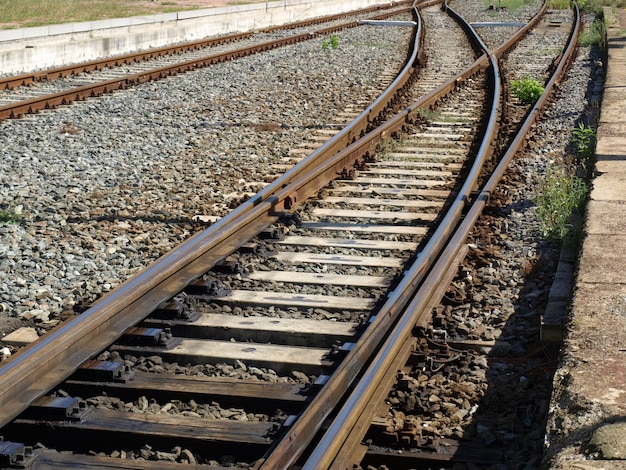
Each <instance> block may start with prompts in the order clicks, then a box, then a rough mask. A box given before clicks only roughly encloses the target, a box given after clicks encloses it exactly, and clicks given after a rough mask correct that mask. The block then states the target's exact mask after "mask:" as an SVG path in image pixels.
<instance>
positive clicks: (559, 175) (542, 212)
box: [535, 168, 588, 242]
mask: <svg viewBox="0 0 626 470" xmlns="http://www.w3.org/2000/svg"><path fill="white" fill-rule="evenodd" d="M587 192H588V191H587V183H585V181H584V180H583V179H582V178H579V177H577V176H572V175H568V174H567V173H566V172H565V171H558V170H555V169H553V168H549V169H548V172H547V173H546V175H545V178H544V179H543V181H542V182H541V184H540V186H539V190H538V195H537V199H536V200H535V203H536V204H537V218H538V219H539V224H540V230H541V234H542V235H543V236H544V237H545V238H548V239H551V240H554V241H557V242H562V241H563V240H564V239H565V237H566V236H568V235H570V234H571V233H572V232H573V231H574V229H575V228H576V227H575V226H574V224H573V223H572V222H571V220H572V215H573V214H579V213H581V212H582V209H583V206H584V203H585V201H586V199H587Z"/></svg>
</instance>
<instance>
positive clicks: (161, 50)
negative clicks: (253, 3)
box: [0, 0, 411, 90]
mask: <svg viewBox="0 0 626 470" xmlns="http://www.w3.org/2000/svg"><path fill="white" fill-rule="evenodd" d="M410 3H411V2H410V0H403V1H400V2H393V3H392V4H390V5H389V6H387V5H385V6H384V7H383V6H381V5H375V6H372V7H369V8H364V9H363V10H358V11H357V12H346V13H340V14H337V15H328V16H323V17H319V18H311V19H307V20H302V21H296V22H294V23H288V24H285V25H280V26H269V27H267V28H262V29H260V30H258V31H247V32H243V33H233V34H226V35H223V36H218V37H214V38H208V39H201V40H199V41H192V42H186V43H184V44H178V45H174V46H164V47H158V48H154V49H149V50H146V51H140V52H132V53H129V54H122V55H116V56H113V57H106V58H103V59H96V60H90V61H87V62H80V63H76V64H70V65H64V66H61V67H55V68H50V69H46V70H39V71H34V72H28V73H23V74H19V75H12V76H8V77H0V90H7V89H12V88H16V87H20V86H28V85H31V84H33V83H36V82H43V81H46V80H54V79H57V78H63V77H68V76H70V75H76V74H79V73H84V72H92V71H94V70H102V69H104V68H107V67H119V66H121V65H126V64H133V63H137V62H141V61H144V60H150V59H155V58H157V57H163V56H167V55H174V54H179V53H181V52H189V51H195V50H199V49H205V48H208V47H214V46H218V45H221V44H227V43H230V42H234V41H241V40H243V39H247V38H250V37H252V36H254V35H255V34H257V33H270V32H273V31H278V30H284V29H296V28H301V27H305V26H311V25H315V24H320V23H325V22H328V21H333V20H336V19H339V18H343V17H345V16H349V15H351V14H354V13H372V12H375V11H380V10H383V9H388V8H393V7H396V6H401V5H404V4H406V5H410ZM396 13H397V12H394V13H392V14H396ZM383 16H385V14H383Z"/></svg>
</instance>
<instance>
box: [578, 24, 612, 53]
mask: <svg viewBox="0 0 626 470" xmlns="http://www.w3.org/2000/svg"><path fill="white" fill-rule="evenodd" d="M578 42H579V43H580V45H581V46H598V47H600V48H602V49H604V48H605V47H606V20H604V19H603V18H597V19H595V20H594V22H593V23H591V26H590V27H589V29H588V30H587V31H585V32H584V33H582V34H581V35H580V37H579V39H578Z"/></svg>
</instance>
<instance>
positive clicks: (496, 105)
mask: <svg viewBox="0 0 626 470" xmlns="http://www.w3.org/2000/svg"><path fill="white" fill-rule="evenodd" d="M448 12H449V13H450V14H452V16H455V15H454V14H453V13H454V12H453V11H452V10H448ZM455 19H456V20H457V21H459V22H460V23H461V24H463V23H465V22H464V21H463V20H462V18H460V17H459V16H458V15H456V18H455ZM465 24H466V23H465ZM464 29H465V30H466V31H468V32H471V33H472V37H473V40H474V41H475V42H476V43H478V44H479V45H480V48H481V49H482V50H483V51H485V53H486V54H487V57H488V62H489V68H488V70H489V81H490V82H491V87H492V94H491V98H490V99H491V103H490V105H489V107H490V111H489V118H488V123H487V126H486V129H485V133H484V135H483V138H482V141H481V145H480V148H479V150H478V152H477V155H476V158H475V160H474V163H473V164H472V167H471V169H470V170H469V173H468V175H467V177H466V179H465V181H464V183H463V186H462V187H461V189H460V190H459V192H458V194H457V195H456V197H455V199H454V201H453V202H452V204H451V206H450V208H449V209H448V211H447V213H446V215H445V216H444V218H443V219H442V221H441V222H440V224H439V226H438V228H437V230H436V231H435V233H434V234H433V235H432V237H430V239H429V241H428V243H427V244H426V246H424V248H423V250H422V252H421V253H419V254H418V256H417V258H416V259H415V261H414V262H413V264H412V266H411V267H410V268H408V270H407V271H406V272H405V276H404V277H403V279H402V281H401V282H400V284H398V286H397V287H396V289H395V290H394V292H393V293H392V294H391V295H390V296H389V297H388V299H387V301H386V302H385V304H384V305H383V307H382V308H381V310H380V311H379V312H378V314H377V316H376V318H375V319H374V320H373V321H372V322H370V325H369V326H368V328H367V330H366V331H365V332H364V333H363V336H362V340H361V341H360V342H359V343H358V345H357V348H359V349H357V348H355V349H354V350H353V351H351V353H350V354H351V355H353V356H354V357H353V358H352V359H351V358H350V356H348V357H347V358H346V360H345V361H344V362H342V363H341V364H340V366H339V368H338V371H337V372H336V373H335V374H334V375H333V376H332V377H331V379H330V381H341V382H347V383H351V382H352V381H353V380H354V379H355V378H356V375H357V374H358V373H359V372H360V371H361V369H362V367H363V366H364V365H365V364H366V361H367V360H368V359H369V358H370V357H371V356H372V354H375V353H376V351H377V350H378V345H379V344H381V342H382V341H383V340H384V339H385V337H386V336H387V334H388V331H389V329H390V328H391V327H392V326H393V325H394V323H395V322H396V321H397V320H400V321H401V322H402V317H403V313H404V311H405V308H406V307H407V304H408V303H409V302H410V301H411V298H412V296H413V293H414V292H415V290H416V288H417V287H418V286H419V284H420V283H421V282H422V281H423V280H424V278H425V277H426V275H427V274H428V273H429V271H430V270H431V267H432V266H433V265H434V264H435V262H436V260H437V258H438V256H439V253H440V252H441V251H442V250H443V249H444V248H445V246H446V243H447V240H448V239H449V238H450V237H451V236H452V234H453V229H454V228H455V227H456V226H457V225H458V223H459V221H460V220H461V217H462V215H463V211H464V210H465V208H466V205H467V204H468V200H469V197H470V194H471V192H472V191H473V190H474V189H475V187H476V184H477V182H478V178H479V176H480V174H481V171H482V168H483V165H484V164H485V162H486V161H487V160H488V158H489V157H490V155H491V153H492V143H493V141H494V139H495V136H496V135H497V122H498V117H499V110H500V99H501V86H500V73H499V69H498V63H497V60H496V58H495V56H493V55H492V54H491V53H490V52H489V50H488V49H487V47H486V46H485V45H484V43H483V42H482V40H481V39H480V38H479V37H478V35H477V34H476V32H475V31H474V30H473V29H472V28H471V27H469V25H467V27H464ZM409 311H410V310H409ZM404 316H406V315H404ZM402 323H404V322H402ZM409 331H410V328H409ZM394 332H395V329H394ZM399 347H400V343H399V342H398V339H397V335H394V334H392V335H391V336H390V337H389V339H387V340H386V341H385V346H384V347H383V349H382V350H381V352H380V353H378V355H377V358H380V360H381V361H382V362H384V363H385V364H382V365H380V366H379V367H378V366H377V367H376V368H373V367H370V368H368V370H367V372H366V374H365V376H364V377H363V378H362V379H361V380H359V382H358V384H357V388H356V389H355V391H354V393H352V394H351V395H350V399H349V401H348V402H346V403H345V404H344V406H343V407H342V410H341V411H340V413H339V415H337V417H336V418H335V419H334V421H333V423H332V424H331V427H330V428H329V429H328V431H327V432H326V433H325V434H324V436H323V438H322V439H321V441H319V443H318V444H317V446H316V447H315V450H314V451H313V453H312V454H311V456H310V457H309V458H308V460H307V462H306V464H305V466H304V467H303V468H305V469H316V468H329V466H330V464H331V463H332V460H333V459H334V455H336V451H337V450H338V447H337V446H340V444H341V443H342V442H343V441H344V440H345V438H346V437H347V435H348V434H349V432H350V429H352V426H353V424H354V421H355V420H356V419H357V416H358V413H359V412H360V411H362V409H363V406H364V404H365V403H367V401H368V399H369V396H370V395H371V391H372V385H373V384H377V383H379V382H380V379H381V376H382V375H383V374H384V373H385V371H386V370H387V367H386V365H387V362H388V361H390V360H391V359H392V358H393V357H395V355H396V354H397V351H396V350H397V349H398V348H399ZM341 369H345V372H344V371H343V370H341ZM330 381H329V382H330ZM329 385H330V384H327V387H325V388H324V390H323V391H322V392H320V393H319V394H318V395H317V396H316V397H315V399H314V402H316V401H319V402H320V406H321V407H324V403H325V402H326V400H327V399H326V398H325V397H324V394H325V393H324V392H325V391H326V389H327V388H329V387H328V386H329ZM314 409H315V408H314V405H313V404H312V405H311V406H309V407H308V408H307V409H306V410H305V412H304V413H306V414H308V413H311V412H312V411H310V410H314ZM330 411H331V410H326V413H330ZM298 422H299V421H297V422H296V424H295V425H294V427H293V428H292V429H291V430H290V431H289V432H288V435H287V436H286V438H285V439H283V441H281V444H282V442H290V443H293V442H295V441H296V440H295V439H290V436H289V434H290V433H293V434H295V435H301V434H303V433H302V432H300V431H299V430H298V429H297V426H298ZM299 441H300V439H298V446H300V445H301V443H300V442H299ZM307 444H308V443H307ZM279 445H280V444H279ZM294 446H295V444H294ZM295 450H296V449H294V451H295ZM294 451H292V452H290V454H295V456H294V457H298V456H299V453H295V452H294ZM292 463H293V460H290V461H277V460H276V458H275V457H274V454H272V455H271V456H270V457H269V458H268V460H267V461H266V462H264V465H263V467H261V468H286V466H288V465H290V464H292Z"/></svg>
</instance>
